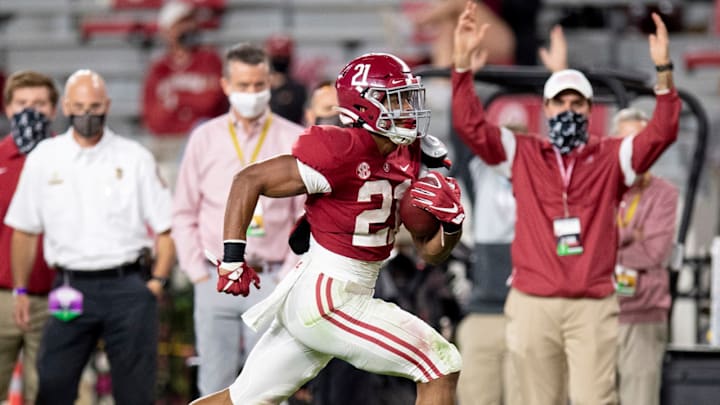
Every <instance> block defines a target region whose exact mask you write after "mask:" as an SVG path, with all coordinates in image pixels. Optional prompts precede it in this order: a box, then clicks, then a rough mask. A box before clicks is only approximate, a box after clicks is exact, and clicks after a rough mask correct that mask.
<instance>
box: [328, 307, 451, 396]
mask: <svg viewBox="0 0 720 405" xmlns="http://www.w3.org/2000/svg"><path fill="white" fill-rule="evenodd" d="M356 301H358V302H354V301H351V302H350V303H349V304H348V305H346V306H343V307H341V308H338V309H336V310H335V311H333V312H331V313H330V314H329V316H328V317H327V320H328V322H330V323H331V324H332V325H333V327H334V328H335V329H336V330H337V336H338V337H340V338H341V339H342V340H344V341H346V342H348V343H349V344H348V353H347V355H345V356H340V357H342V358H344V359H345V360H347V361H348V362H349V363H351V364H353V365H354V366H355V367H358V368H361V369H364V370H367V371H370V372H376V373H381V374H392V375H402V376H405V377H407V378H410V379H412V380H414V381H420V382H428V381H431V380H434V379H437V378H439V377H440V376H443V375H447V374H450V373H453V372H456V371H458V370H459V369H460V365H461V360H460V354H459V352H458V351H457V349H456V348H455V346H454V345H452V344H451V343H449V342H448V341H447V340H446V339H445V338H443V337H442V336H441V335H440V334H439V333H438V332H437V331H436V330H435V329H433V328H432V327H430V326H429V325H428V324H427V323H425V322H424V321H422V320H421V319H420V318H418V317H416V316H414V315H412V314H410V313H409V312H406V311H405V310H403V309H401V308H400V307H399V306H397V305H395V304H392V303H388V302H385V301H383V300H380V299H374V298H367V299H362V300H361V299H358V300H356Z"/></svg>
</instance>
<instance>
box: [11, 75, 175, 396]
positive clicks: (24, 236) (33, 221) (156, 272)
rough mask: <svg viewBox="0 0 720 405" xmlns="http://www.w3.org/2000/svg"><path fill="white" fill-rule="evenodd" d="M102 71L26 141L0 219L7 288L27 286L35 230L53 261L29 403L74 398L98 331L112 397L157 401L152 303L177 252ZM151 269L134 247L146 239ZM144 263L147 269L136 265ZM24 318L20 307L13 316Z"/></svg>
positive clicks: (166, 197)
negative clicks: (6, 235)
mask: <svg viewBox="0 0 720 405" xmlns="http://www.w3.org/2000/svg"><path fill="white" fill-rule="evenodd" d="M109 107H110V99H109V98H108V97H107V92H106V89H105V83H104V80H103V79H102V77H100V76H99V75H98V74H97V73H95V72H92V71H89V70H79V71H77V72H75V73H74V74H73V75H72V76H70V78H69V79H68V81H67V83H66V85H65V94H64V98H63V102H62V108H63V112H64V113H65V115H67V116H68V117H69V118H70V122H71V128H70V129H68V131H67V132H66V133H65V134H63V135H60V136H57V137H55V138H52V139H48V140H47V141H46V142H43V143H41V144H40V145H38V147H37V148H36V149H35V150H34V151H33V153H32V154H31V155H29V156H28V159H27V161H26V163H25V166H24V168H23V172H22V174H21V175H20V181H19V184H18V187H17V191H16V193H15V195H14V197H13V200H12V202H11V204H10V208H9V209H8V213H7V215H6V217H5V223H6V224H7V225H8V226H10V227H12V228H14V230H15V231H14V233H13V237H12V264H11V266H12V271H13V274H14V287H15V288H23V287H26V285H27V280H28V275H29V274H30V270H31V268H32V263H33V258H34V257H35V249H36V241H37V238H38V235H39V234H41V233H44V235H45V236H44V237H45V239H44V248H45V259H46V261H47V262H48V263H50V264H52V265H54V266H55V267H56V268H57V269H58V270H59V273H58V276H57V278H56V281H55V285H54V287H55V290H54V292H55V293H54V297H55V300H53V293H51V297H50V301H51V303H50V306H51V308H50V309H51V312H53V315H54V317H52V318H50V321H49V322H48V325H47V327H46V329H45V331H44V333H43V337H42V341H41V344H40V353H39V355H38V374H39V393H38V398H37V404H54V405H63V404H73V403H74V402H75V397H76V395H77V386H78V381H79V379H80V375H81V372H82V370H83V367H84V366H85V363H86V362H87V360H88V357H89V356H90V354H91V352H92V350H93V349H94V348H95V345H96V344H97V341H98V340H99V339H100V338H102V339H103V340H104V342H105V350H106V351H107V354H108V356H109V359H110V364H111V368H112V370H111V375H112V381H113V384H112V385H113V396H114V397H115V402H116V403H117V404H118V405H122V404H133V405H135V404H151V403H154V385H155V369H156V357H157V323H158V315H157V301H156V297H158V296H159V295H160V294H162V289H163V286H164V284H165V282H166V281H167V277H168V274H169V273H170V269H171V266H172V265H173V262H174V259H175V252H174V247H173V243H172V240H171V239H170V223H171V218H170V213H171V197H170V191H169V189H168V188H167V186H166V185H165V184H164V182H163V181H162V179H160V178H159V176H158V174H157V167H156V165H155V160H154V158H153V156H152V155H151V154H150V152H149V151H147V150H146V149H144V148H143V147H142V146H140V145H139V144H138V143H136V142H133V141H129V140H127V139H125V138H122V137H120V136H118V135H116V134H114V133H113V132H112V131H111V130H110V129H108V128H107V127H105V125H104V123H105V116H106V114H107V112H108V109H109ZM148 230H151V231H152V233H154V234H155V245H154V246H155V250H156V251H155V262H154V266H153V268H152V269H150V266H149V265H148V264H147V262H148V261H147V260H143V257H144V255H142V254H141V251H143V250H147V249H148V248H151V247H153V238H152V237H151V236H150V235H149V231H148ZM143 269H147V271H146V272H145V271H143ZM20 318H21V317H20Z"/></svg>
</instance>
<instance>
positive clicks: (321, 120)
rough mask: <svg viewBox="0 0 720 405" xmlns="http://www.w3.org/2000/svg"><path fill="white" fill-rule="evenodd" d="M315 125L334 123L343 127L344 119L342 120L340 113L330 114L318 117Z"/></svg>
mask: <svg viewBox="0 0 720 405" xmlns="http://www.w3.org/2000/svg"><path fill="white" fill-rule="evenodd" d="M315 125H333V126H336V127H341V126H342V125H343V124H342V121H340V115H330V116H327V117H316V118H315Z"/></svg>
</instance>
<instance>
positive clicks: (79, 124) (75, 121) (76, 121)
mask: <svg viewBox="0 0 720 405" xmlns="http://www.w3.org/2000/svg"><path fill="white" fill-rule="evenodd" d="M70 123H71V124H72V126H73V128H74V129H75V132H77V133H78V134H79V135H80V136H82V137H84V138H92V137H94V136H97V135H100V134H102V131H103V127H105V114H89V113H88V114H83V115H71V116H70Z"/></svg>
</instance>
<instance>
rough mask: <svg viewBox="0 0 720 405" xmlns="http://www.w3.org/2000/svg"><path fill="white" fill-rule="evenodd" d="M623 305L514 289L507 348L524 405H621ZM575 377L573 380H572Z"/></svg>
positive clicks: (508, 313) (508, 304) (508, 310)
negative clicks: (618, 394) (619, 369)
mask: <svg viewBox="0 0 720 405" xmlns="http://www.w3.org/2000/svg"><path fill="white" fill-rule="evenodd" d="M618 312H619V309H618V303H617V298H616V297H615V295H614V294H612V295H609V296H607V297H605V298H602V299H594V298H555V297H539V296H533V295H529V294H525V293H523V292H521V291H519V290H517V289H514V288H513V289H511V290H510V294H508V299H507V302H506V304H505V315H506V316H507V318H508V326H507V345H508V350H509V352H510V356H511V358H512V361H513V363H514V364H515V365H516V367H515V370H516V373H517V377H518V383H519V384H518V387H519V388H520V393H521V396H522V398H523V399H524V401H523V403H524V404H528V405H531V404H564V403H565V402H567V395H566V393H565V392H566V384H567V390H569V394H570V398H572V401H573V404H576V405H583V404H615V403H617V399H616V393H615V360H616V357H617V334H618ZM568 376H569V378H568Z"/></svg>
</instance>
